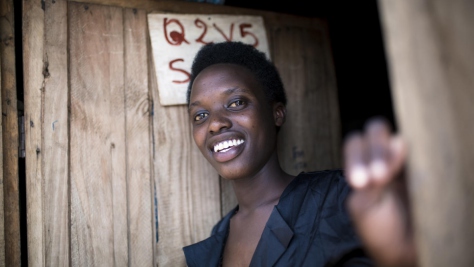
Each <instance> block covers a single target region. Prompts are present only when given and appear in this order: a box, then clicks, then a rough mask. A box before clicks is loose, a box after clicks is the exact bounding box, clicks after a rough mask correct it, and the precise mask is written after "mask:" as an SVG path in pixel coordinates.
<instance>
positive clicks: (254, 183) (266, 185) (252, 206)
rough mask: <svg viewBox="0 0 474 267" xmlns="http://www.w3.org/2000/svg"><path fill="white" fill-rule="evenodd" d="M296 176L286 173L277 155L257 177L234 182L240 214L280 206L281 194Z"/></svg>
mask: <svg viewBox="0 0 474 267" xmlns="http://www.w3.org/2000/svg"><path fill="white" fill-rule="evenodd" d="M293 178H294V176H292V175H289V174H287V173H286V172H284V171H283V170H282V169H281V167H280V163H279V161H278V156H277V155H276V153H275V154H274V155H273V156H272V158H271V159H270V160H269V162H268V163H267V164H266V165H265V166H264V167H263V168H262V169H261V170H260V171H259V172H258V173H256V174H255V175H253V176H251V177H245V178H241V179H236V180H233V181H232V186H233V188H234V192H235V195H236V197H237V201H238V203H239V213H241V212H253V211H255V210H257V209H258V208H260V207H266V206H268V205H271V206H274V205H276V204H278V201H279V199H280V196H281V194H282V193H283V191H284V190H285V188H286V186H287V185H288V184H289V183H290V182H291V181H292V180H293Z"/></svg>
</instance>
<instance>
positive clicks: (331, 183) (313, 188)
mask: <svg viewBox="0 0 474 267" xmlns="http://www.w3.org/2000/svg"><path fill="white" fill-rule="evenodd" d="M349 191H350V187H349V185H348V184H347V182H346V180H345V178H344V172H343V170H341V169H334V170H322V171H311V172H301V173H300V174H298V175H297V176H296V177H295V179H294V180H293V181H292V183H290V185H289V186H288V187H287V189H286V190H285V192H283V194H282V197H285V195H287V194H290V193H295V192H297V193H299V194H301V193H303V192H307V193H316V194H325V195H326V194H328V193H330V192H333V193H335V194H343V195H346V194H347V193H348V192H349Z"/></svg>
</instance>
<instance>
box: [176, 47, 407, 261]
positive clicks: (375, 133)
mask: <svg viewBox="0 0 474 267" xmlns="http://www.w3.org/2000/svg"><path fill="white" fill-rule="evenodd" d="M188 107H189V110H188V111H189V119H190V121H191V124H192V128H193V130H192V132H193V138H194V141H195V143H196V145H197V146H198V148H199V149H200V151H201V153H202V154H203V156H204V157H205V158H206V159H207V160H208V161H209V162H210V163H211V165H212V166H213V167H214V168H215V169H216V170H217V172H218V173H219V174H220V176H222V177H223V179H227V180H230V181H231V183H232V186H233V189H234V193H235V195H236V198H237V201H238V205H237V207H235V208H234V209H233V210H231V211H230V212H229V213H228V214H227V215H226V216H225V217H224V218H223V219H221V221H220V222H219V223H217V225H216V226H215V227H214V229H213V231H212V235H211V237H209V238H208V239H206V240H203V241H201V242H199V243H196V244H194V245H190V246H187V247H185V248H184V252H185V256H186V262H187V264H188V266H372V260H371V259H370V258H369V257H367V256H366V252H365V250H364V247H363V246H362V243H361V241H360V239H359V237H358V236H357V235H356V232H355V230H354V227H353V225H352V223H353V222H352V220H351V219H350V217H349V215H348V213H347V211H346V198H347V196H349V194H350V196H351V197H350V198H349V203H348V204H349V208H350V211H351V213H352V216H353V218H354V219H355V223H356V226H357V228H358V230H360V232H361V233H362V234H363V235H362V236H361V237H362V238H361V239H362V240H363V241H364V242H365V248H367V249H368V253H370V255H372V256H374V255H375V257H374V258H375V259H376V260H380V259H382V260H380V263H382V264H387V266H390V265H393V266H403V265H407V266H408V265H410V264H412V263H413V261H411V260H412V259H414V250H413V244H412V242H411V241H412V239H411V236H410V235H409V234H406V233H409V231H408V229H409V227H408V226H407V224H406V223H405V222H406V209H405V206H402V205H400V203H401V201H400V200H401V199H402V198H403V197H402V196H403V195H404V191H403V180H402V179H398V180H394V178H395V177H399V173H400V170H401V168H402V165H403V162H404V159H405V153H404V148H403V144H402V143H401V142H399V139H397V138H394V137H392V136H391V134H390V131H389V129H388V127H387V124H386V123H385V122H383V121H381V120H377V121H374V122H372V123H371V124H369V126H368V130H367V134H366V135H365V136H362V135H354V136H353V137H352V138H350V139H349V141H348V142H347V145H346V168H347V171H348V174H349V175H348V179H347V181H348V182H349V183H350V184H351V185H352V187H353V188H355V189H356V190H354V192H352V193H351V187H350V186H349V183H347V182H346V179H345V178H344V176H343V173H342V171H340V170H333V171H318V172H307V173H300V174H298V175H297V176H296V177H295V176H292V175H290V174H288V173H286V172H285V171H284V170H283V169H282V168H281V166H280V163H279V160H278V154H277V135H278V129H279V127H281V126H282V125H283V124H284V123H285V118H286V96H285V91H284V88H283V85H282V83H281V80H280V77H279V74H278V72H277V70H276V68H275V67H274V65H273V64H272V63H271V62H270V61H269V60H268V59H267V58H266V57H265V55H264V54H263V53H261V52H259V51H257V50H256V49H255V48H253V47H252V46H250V45H245V44H243V43H237V42H226V43H218V44H209V45H206V46H204V47H203V48H202V49H201V50H200V51H199V52H198V54H197V55H196V57H195V59H194V63H193V67H192V73H191V82H190V85H189V88H188ZM393 181H395V182H397V186H393V184H394V183H392V182H393ZM399 181H402V183H401V184H400V183H399ZM400 185H402V186H400ZM401 188H402V189H401ZM387 212H388V213H387ZM382 231H383V232H382ZM387 233H390V234H387ZM393 240H394V241H393ZM391 246H394V247H393V249H392V247H391ZM374 253H376V254H374ZM407 255H408V256H407ZM407 258H408V260H407ZM386 259H389V260H388V261H387V260H386Z"/></svg>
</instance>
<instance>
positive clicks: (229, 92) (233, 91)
mask: <svg viewBox="0 0 474 267" xmlns="http://www.w3.org/2000/svg"><path fill="white" fill-rule="evenodd" d="M248 91H249V90H247V89H245V88H240V87H234V88H229V89H227V90H225V91H224V92H223V94H225V95H231V94H233V93H239V92H241V93H248Z"/></svg>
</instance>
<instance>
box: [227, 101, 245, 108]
mask: <svg viewBox="0 0 474 267" xmlns="http://www.w3.org/2000/svg"><path fill="white" fill-rule="evenodd" d="M243 104H244V101H242V100H237V101H234V102H232V103H230V105H229V108H236V107H238V106H242V105H243Z"/></svg>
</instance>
